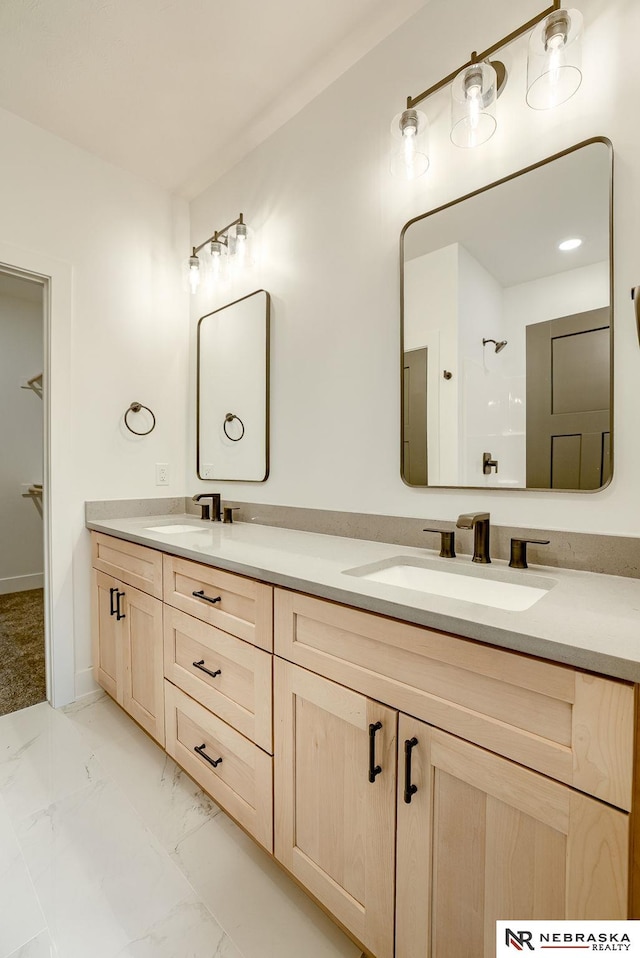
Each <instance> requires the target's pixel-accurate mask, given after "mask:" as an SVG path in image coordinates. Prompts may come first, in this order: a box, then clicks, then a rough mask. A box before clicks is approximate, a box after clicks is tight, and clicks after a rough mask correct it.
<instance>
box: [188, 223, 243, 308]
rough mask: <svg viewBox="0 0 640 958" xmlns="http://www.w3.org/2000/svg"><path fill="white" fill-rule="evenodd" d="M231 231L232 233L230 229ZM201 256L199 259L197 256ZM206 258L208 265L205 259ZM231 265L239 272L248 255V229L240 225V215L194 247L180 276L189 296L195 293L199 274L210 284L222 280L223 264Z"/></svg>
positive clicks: (199, 279) (198, 283)
mask: <svg viewBox="0 0 640 958" xmlns="http://www.w3.org/2000/svg"><path fill="white" fill-rule="evenodd" d="M234 227H235V230H234V231H233V232H231V230H233V228H234ZM203 252H204V255H203V256H202V258H201V256H200V255H199V254H202V253H203ZM207 258H208V263H207V262H206V259H207ZM227 261H228V262H231V263H232V264H233V266H235V267H236V268H238V269H243V268H244V267H246V266H247V265H249V262H250V255H249V227H248V226H247V224H246V223H245V221H244V216H243V214H242V213H240V215H239V216H238V218H237V219H235V220H233V222H232V223H229V224H228V225H227V226H225V227H224V228H223V229H221V230H216V231H215V232H214V233H213V234H212V235H211V236H209V237H207V239H206V240H205V241H204V242H203V243H200V245H199V246H194V247H193V250H192V253H191V256H190V257H189V258H188V259H187V260H186V262H185V264H184V275H185V281H186V286H187V289H188V290H189V292H191V293H196V292H197V291H198V288H199V286H200V282H201V279H202V274H203V272H205V271H206V267H207V266H208V272H209V274H210V277H211V279H212V281H213V282H216V281H218V280H219V279H221V278H222V277H223V274H224V272H225V267H226V263H227Z"/></svg>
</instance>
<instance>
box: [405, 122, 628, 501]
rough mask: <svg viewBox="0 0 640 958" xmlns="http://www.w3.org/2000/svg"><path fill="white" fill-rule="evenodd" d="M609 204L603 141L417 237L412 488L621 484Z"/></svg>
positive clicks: (408, 456) (431, 222)
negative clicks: (616, 465) (615, 472)
mask: <svg viewBox="0 0 640 958" xmlns="http://www.w3.org/2000/svg"><path fill="white" fill-rule="evenodd" d="M612 193H613V150H612V146H611V143H610V142H609V141H608V140H606V139H604V138H594V139H591V140H587V141H586V142H584V143H580V144H578V145H577V146H574V147H572V148H571V149H568V150H565V151H563V152H562V153H558V154H556V155H554V156H551V157H549V158H548V159H546V160H543V161H542V162H540V163H536V164H535V165H534V166H530V167H528V168H526V169H524V170H520V171H519V172H517V173H514V174H513V175H512V176H508V177H505V178H504V179H502V180H499V181H498V182H496V183H492V184H491V185H490V186H487V187H485V188H483V189H481V190H477V191H476V192H474V193H470V194H468V195H466V196H463V197H460V199H457V200H455V201H453V202H452V203H448V204H447V205H446V206H442V207H439V208H438V209H435V210H433V211H431V212H430V213H425V214H424V215H422V216H417V217H415V218H414V219H412V220H410V222H409V223H407V224H406V225H405V227H404V229H403V230H402V234H401V240H400V263H401V381H402V392H401V407H402V418H401V463H402V466H401V471H402V478H403V479H404V481H405V482H406V483H407V484H408V485H412V486H440V487H446V488H458V487H467V488H487V487H489V488H497V489H533V490H540V489H550V490H554V491H560V490H562V491H569V490H571V491H595V490H597V489H600V488H602V487H603V486H605V485H607V483H608V482H609V481H610V478H611V471H612V463H613V455H612V448H613V447H612V438H613V437H612V427H613V403H612V398H613V365H612V364H613V349H612V329H613V310H612V290H613V229H612V215H613V214H612ZM571 241H574V242H571ZM578 241H579V242H578ZM561 244H562V246H561Z"/></svg>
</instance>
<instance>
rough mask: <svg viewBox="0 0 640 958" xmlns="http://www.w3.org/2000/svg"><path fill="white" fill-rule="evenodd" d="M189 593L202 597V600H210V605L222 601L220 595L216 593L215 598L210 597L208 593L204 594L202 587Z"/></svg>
mask: <svg viewBox="0 0 640 958" xmlns="http://www.w3.org/2000/svg"><path fill="white" fill-rule="evenodd" d="M191 595H194V596H195V597H196V599H202V600H203V602H210V603H211V605H214V604H215V603H216V602H222V596H221V595H217V596H216V597H215V599H212V598H211V596H210V595H205V594H204V589H200V591H199V592H192V593H191Z"/></svg>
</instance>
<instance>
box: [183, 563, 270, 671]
mask: <svg viewBox="0 0 640 958" xmlns="http://www.w3.org/2000/svg"><path fill="white" fill-rule="evenodd" d="M196 592H202V593H204V595H203V596H202V597H198V596H196V595H194V593H196ZM211 599H216V600H218V601H216V602H211V601H210V600H211ZM164 601H165V602H166V603H168V605H172V606H174V607H175V608H176V609H180V610H181V611H182V612H187V613H188V614H189V615H194V616H195V617H196V618H197V619H202V620H203V621H204V622H208V623H209V625H215V626H216V627H217V628H218V629H222V631H223V632H230V633H231V635H236V636H237V637H238V638H239V639H244V640H245V642H251V643H252V645H257V646H259V647H260V648H261V649H265V650H266V651H267V652H271V651H272V649H273V589H272V587H271V586H270V585H264V584H263V583H262V582H255V581H254V580H253V579H245V578H244V576H240V575H234V574H233V573H232V572H222V571H221V570H220V569H213V568H212V567H211V566H208V565H201V564H200V563H199V562H191V561H190V560H189V559H179V558H177V557H176V556H168V555H165V556H164Z"/></svg>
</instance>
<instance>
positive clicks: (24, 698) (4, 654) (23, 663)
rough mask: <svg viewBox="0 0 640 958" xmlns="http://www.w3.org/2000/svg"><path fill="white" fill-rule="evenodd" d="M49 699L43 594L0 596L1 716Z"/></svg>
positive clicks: (35, 592)
mask: <svg viewBox="0 0 640 958" xmlns="http://www.w3.org/2000/svg"><path fill="white" fill-rule="evenodd" d="M46 697H47V694H46V680H45V665H44V592H43V590H42V589H31V590H29V591H28V592H10V593H9V594H8V595H0V715H6V714H7V713H8V712H16V711H17V710H18V709H24V708H27V707H28V706H29V705H36V704H37V703H38V702H44V701H45V699H46Z"/></svg>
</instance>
